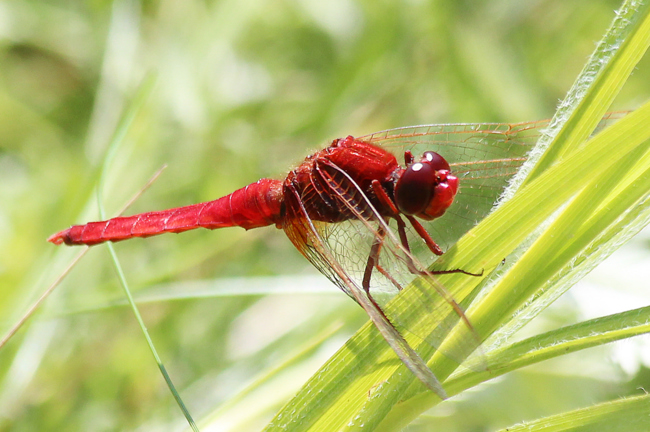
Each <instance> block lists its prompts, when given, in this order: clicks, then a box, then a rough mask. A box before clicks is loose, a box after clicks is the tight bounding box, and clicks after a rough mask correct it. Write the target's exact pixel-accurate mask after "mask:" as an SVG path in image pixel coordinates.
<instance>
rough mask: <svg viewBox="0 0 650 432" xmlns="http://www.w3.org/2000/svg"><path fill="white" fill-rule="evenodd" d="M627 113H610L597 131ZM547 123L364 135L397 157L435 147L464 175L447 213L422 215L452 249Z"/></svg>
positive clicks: (431, 231) (424, 127)
mask: <svg viewBox="0 0 650 432" xmlns="http://www.w3.org/2000/svg"><path fill="white" fill-rule="evenodd" d="M625 114H626V112H613V113H609V114H607V115H606V116H605V117H603V120H602V121H601V123H600V124H599V126H598V128H597V129H596V132H598V131H599V130H600V129H602V128H603V127H605V126H607V125H609V124H611V123H614V122H615V121H617V120H618V119H620V118H621V117H623V116H624V115H625ZM548 126H549V121H548V120H542V121H536V122H527V123H517V124H507V123H483V124H440V125H422V126H410V127H401V128H396V129H390V130H385V131H381V132H375V133H373V134H370V135H366V136H362V137H359V139H362V140H365V141H369V142H371V143H373V144H375V145H378V146H380V147H382V148H384V149H386V150H389V151H391V152H392V153H394V154H395V155H396V157H397V158H398V160H403V157H404V151H405V150H410V151H411V152H412V153H413V155H414V156H415V158H416V159H417V158H419V157H420V155H422V154H423V153H424V152H425V151H435V152H437V153H439V154H440V155H442V156H443V157H444V158H445V159H446V160H447V162H449V163H450V165H451V170H452V172H453V173H454V174H455V175H456V176H458V179H459V185H460V187H459V192H458V195H457V196H456V199H455V200H454V203H453V204H452V206H451V207H450V208H449V209H448V210H447V212H446V213H445V215H443V216H442V217H440V218H438V219H435V220H433V221H431V222H424V221H423V225H424V226H425V228H426V229H427V231H428V232H429V234H431V237H432V238H433V239H434V240H435V241H436V242H437V243H438V245H440V246H441V247H442V249H443V250H447V249H449V247H451V246H452V245H453V244H454V243H455V242H456V241H457V240H458V239H459V238H460V237H461V236H462V235H463V234H464V233H466V232H467V231H469V229H471V228H472V227H473V226H474V225H476V224H477V223H478V222H479V221H481V220H482V219H483V218H485V216H487V214H488V213H490V211H491V210H492V209H493V208H494V205H495V203H497V201H498V200H499V197H500V196H501V195H502V193H503V191H504V189H505V188H506V186H507V185H508V183H509V181H510V180H511V178H512V177H513V175H514V174H515V173H517V171H518V170H519V168H520V167H521V166H522V165H523V163H524V162H525V161H526V159H527V155H528V153H529V152H530V150H531V149H532V148H533V146H534V144H535V143H536V142H537V140H538V139H539V138H540V136H541V135H542V133H543V132H544V129H545V128H547V127H548ZM426 262H428V261H426Z"/></svg>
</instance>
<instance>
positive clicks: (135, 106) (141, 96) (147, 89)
mask: <svg viewBox="0 0 650 432" xmlns="http://www.w3.org/2000/svg"><path fill="white" fill-rule="evenodd" d="M153 84H154V79H153V77H151V76H150V77H148V78H147V79H145V81H144V83H143V84H142V85H141V87H140V89H139V91H138V93H137V94H136V97H135V98H134V101H133V103H132V104H131V105H130V107H129V109H128V111H127V112H126V114H125V116H124V118H123V119H122V120H121V121H120V124H119V126H118V128H117V130H116V132H115V134H114V136H113V139H112V140H111V143H110V144H109V147H108V150H107V153H106V156H105V158H104V163H103V165H102V169H101V174H100V177H99V184H98V186H97V204H98V207H99V216H100V218H101V219H102V220H105V219H106V212H105V210H104V205H103V199H102V196H103V189H104V182H105V179H106V175H107V173H108V170H109V168H110V166H111V162H112V161H113V159H114V158H115V155H116V154H117V152H118V149H119V146H120V144H121V143H122V142H123V141H124V137H125V136H126V134H127V132H128V130H129V128H130V127H131V124H132V123H133V120H134V119H135V117H136V115H137V113H138V111H139V110H140V108H141V107H142V105H143V104H144V102H145V100H146V99H147V97H148V96H149V94H150V93H151V89H152V88H153ZM106 246H107V247H108V250H109V253H110V255H111V259H112V261H113V265H114V267H115V271H116V272H117V275H118V278H119V279H120V285H122V289H123V290H124V294H125V296H126V298H127V299H128V302H129V305H130V307H131V310H132V311H133V315H134V316H135V319H136V320H137V321H138V325H139V326H140V329H141V330H142V334H143V335H144V337H145V340H146V341H147V345H148V346H149V350H150V351H151V354H152V355H153V357H154V360H155V361H156V364H157V365H158V368H159V369H160V373H161V374H162V376H163V378H164V380H165V383H166V384H167V387H168V388H169V391H170V392H171V393H172V395H173V396H174V399H175V400H176V403H177V404H178V406H179V408H180V409H181V411H182V412H183V415H184V416H185V418H186V419H187V422H188V423H189V425H190V427H191V428H192V430H194V431H196V432H198V430H199V429H198V426H197V425H196V423H195V422H194V419H193V418H192V415H191V414H190V412H189V410H188V409H187V407H186V406H185V403H184V402H183V399H182V398H181V396H180V394H179V393H178V391H177V390H176V387H175V386H174V383H173V382H172V380H171V377H170V376H169V374H168V373H167V369H166V368H165V365H164V364H163V362H162V360H161V358H160V356H159V355H158V351H157V350H156V347H155V345H154V343H153V340H152V339H151V336H150V335H149V331H148V330H147V327H146V325H145V323H144V320H143V319H142V315H141V314H140V311H139V310H138V306H137V305H136V303H135V301H134V300H133V296H132V294H131V290H130V289H129V286H128V283H127V281H126V276H125V275H124V272H123V271H122V266H121V265H120V262H119V260H118V259H117V254H116V253H115V248H114V247H113V244H112V243H111V242H107V243H106Z"/></svg>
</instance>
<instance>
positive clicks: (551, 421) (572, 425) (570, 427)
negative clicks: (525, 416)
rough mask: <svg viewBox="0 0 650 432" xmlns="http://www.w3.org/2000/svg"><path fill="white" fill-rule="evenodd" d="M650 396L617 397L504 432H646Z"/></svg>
mask: <svg viewBox="0 0 650 432" xmlns="http://www.w3.org/2000/svg"><path fill="white" fill-rule="evenodd" d="M649 410H650V395H643V396H637V397H633V398H625V399H618V400H616V401H613V402H607V403H603V404H599V405H595V406H592V407H589V408H583V409H579V410H575V411H569V412H566V413H562V414H558V415H554V416H551V417H547V418H543V419H539V420H535V421H532V422H527V423H526V424H522V425H516V426H512V427H509V428H507V429H502V430H501V431H502V432H506V431H508V432H524V431H525V432H536V431H544V432H561V431H572V432H589V431H598V432H615V431H625V432H637V431H638V432H644V431H647V430H648V429H650V417H648V411H649Z"/></svg>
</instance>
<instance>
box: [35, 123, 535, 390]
mask: <svg viewBox="0 0 650 432" xmlns="http://www.w3.org/2000/svg"><path fill="white" fill-rule="evenodd" d="M547 124H548V122H546V121H542V122H531V123H520V124H448V125H428V126H414V127H403V128H397V129H390V130H386V131H382V132H377V133H374V134H371V135H366V136H362V137H358V138H353V137H352V136H348V137H347V138H342V139H336V140H334V141H332V143H331V144H330V145H329V146H328V147H327V148H325V149H323V150H320V151H318V152H316V153H314V154H313V155H311V156H308V157H307V158H306V159H305V160H304V161H303V162H302V163H301V164H300V165H299V166H298V167H297V168H295V169H294V170H292V171H290V172H289V174H288V175H287V176H286V178H285V179H284V180H273V179H261V180H259V181H257V182H255V183H252V184H250V185H248V186H246V187H244V188H242V189H239V190H236V191H234V192H233V193H231V194H229V195H227V196H225V197H222V198H220V199H217V200H215V201H210V202H206V203H201V204H194V205H190V206H186V207H180V208H174V209H169V210H164V211H156V212H148V213H142V214H138V215H134V216H128V217H116V218H113V219H110V220H107V221H101V222H90V223H87V224H85V225H76V226H72V227H71V228H68V229H66V230H64V231H61V232H59V233H56V234H54V235H52V236H51V237H50V238H49V239H48V241H50V242H52V243H55V244H61V243H65V244H68V245H82V244H85V245H95V244H98V243H102V242H106V241H112V242H116V241H121V240H126V239H130V238H133V237H149V236H153V235H157V234H162V233H167V232H171V233H179V232H182V231H187V230H191V229H195V228H201V227H202V228H208V229H216V228H225V227H233V226H240V227H242V228H245V229H247V230H248V229H252V228H259V227H263V226H268V225H275V226H276V227H277V228H281V229H283V230H284V231H285V233H286V234H287V236H288V237H289V239H290V240H291V242H292V243H293V244H294V246H295V247H296V248H297V249H298V250H299V251H300V252H301V253H302V254H303V255H304V256H305V257H306V258H307V259H308V260H309V261H310V262H311V263H312V264H313V265H314V266H315V267H316V268H317V269H318V270H319V271H320V272H321V273H323V274H324V275H325V276H327V277H328V278H329V279H330V280H331V281H332V282H334V283H335V284H336V285H338V286H339V287H340V288H341V289H342V290H343V291H344V292H345V293H346V294H348V295H349V296H350V297H352V298H353V299H354V300H355V301H356V302H357V303H358V304H359V305H361V307H362V308H363V309H364V310H365V311H366V312H367V313H368V315H369V317H370V319H371V320H372V322H373V323H374V324H375V326H376V327H377V328H378V329H379V331H380V333H381V334H382V336H383V337H384V338H385V339H386V341H387V342H388V344H389V345H390V346H391V348H392V349H393V350H394V351H395V353H396V354H397V355H398V357H399V358H400V359H401V360H402V361H403V362H404V364H405V365H406V366H407V367H408V368H409V369H410V370H411V371H412V372H413V373H414V374H415V375H416V376H417V377H418V378H419V379H420V380H421V381H422V382H423V383H424V384H425V385H426V386H427V387H428V388H429V389H431V390H433V391H434V392H435V393H436V394H438V395H439V396H440V397H441V398H445V397H446V393H445V391H444V389H443V388H442V386H441V384H440V382H439V381H438V379H437V378H436V377H435V375H434V374H433V372H432V371H431V370H430V369H429V368H428V367H427V366H426V363H425V362H424V361H423V360H422V359H421V358H420V356H419V355H418V354H417V353H416V352H415V350H413V349H412V348H411V347H410V346H409V344H408V343H407V342H406V340H405V339H404V338H403V336H402V334H401V333H400V332H399V331H398V330H397V329H396V328H395V327H394V326H393V323H396V324H399V322H398V320H396V319H392V317H391V319H389V317H388V316H387V315H386V313H385V312H384V310H383V308H382V306H380V304H379V303H378V302H377V301H376V300H375V298H376V297H377V295H375V294H371V288H372V292H373V293H380V292H381V290H382V289H390V290H393V291H395V290H400V289H401V288H402V287H403V286H405V284H407V283H408V282H409V278H410V279H412V278H413V275H414V274H416V275H423V276H424V279H425V280H427V281H429V283H430V284H432V285H433V287H434V288H435V290H436V291H437V292H438V293H439V294H440V295H441V297H442V299H443V300H444V301H440V302H437V303H436V306H435V307H433V308H431V307H428V308H427V313H428V314H430V316H431V319H433V320H436V322H438V321H439V322H442V321H443V320H444V319H445V318H448V317H449V316H452V315H455V316H456V321H458V320H459V319H460V320H461V321H463V322H465V324H466V325H467V326H469V327H470V328H471V324H470V323H469V321H468V320H467V318H466V317H465V315H464V312H463V310H462V309H461V307H460V306H459V305H458V303H457V302H456V301H455V300H454V299H453V297H452V296H451V295H450V294H449V293H448V292H447V291H446V290H445V289H444V288H443V287H442V286H440V284H438V283H437V282H436V281H435V279H434V277H433V275H434V274H439V273H449V272H462V273H467V274H470V275H472V273H469V271H466V270H464V269H463V270H461V269H446V270H438V271H431V270H429V269H428V268H427V266H425V265H424V264H422V263H423V262H430V261H431V257H432V254H433V255H441V254H442V253H443V249H445V248H447V247H448V246H449V245H451V244H453V243H454V242H455V241H456V240H457V239H458V238H459V237H460V236H461V235H462V234H463V233H464V232H466V231H467V230H469V228H471V227H472V226H473V225H474V224H476V223H477V222H478V221H479V220H480V219H482V218H483V217H484V216H485V215H486V214H487V213H488V212H489V211H490V210H491V209H492V207H493V205H494V203H495V202H496V200H497V199H498V197H499V195H500V194H501V192H502V191H503V189H504V187H505V186H506V185H507V182H508V181H509V179H510V177H511V176H512V175H513V174H514V173H515V172H516V171H517V170H518V168H519V167H520V166H521V164H522V163H523V162H524V161H525V159H526V154H527V152H528V151H529V149H530V147H531V145H532V144H534V143H535V141H536V140H537V138H538V137H539V135H540V129H541V128H543V127H545V126H547ZM414 155H416V156H414ZM398 158H399V159H403V161H404V165H400V163H399V162H398V160H399V159H398ZM447 209H450V211H448V212H447ZM443 215H444V216H443ZM434 219H435V221H434ZM419 220H423V221H425V222H424V223H425V225H426V227H425V226H424V225H423V224H422V223H421V222H420V221H419ZM429 221H433V222H429ZM407 223H408V225H407ZM392 225H394V226H392ZM430 232H431V233H434V236H433V237H435V241H434V238H432V236H431V235H430V234H429V233H430ZM474 270H475V271H477V272H479V273H480V272H482V269H474ZM474 276H479V275H477V274H474ZM445 321H449V320H448V319H447V320H445ZM407 330H408V331H411V330H410V329H407ZM423 337H424V336H423ZM427 337H429V336H427ZM427 341H428V342H429V343H431V344H432V345H434V347H435V346H436V344H439V341H435V340H434V341H431V340H430V339H429V338H427ZM470 344H471V343H470Z"/></svg>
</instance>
